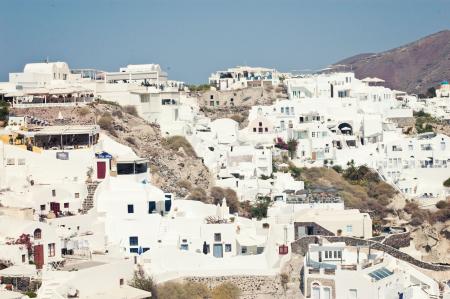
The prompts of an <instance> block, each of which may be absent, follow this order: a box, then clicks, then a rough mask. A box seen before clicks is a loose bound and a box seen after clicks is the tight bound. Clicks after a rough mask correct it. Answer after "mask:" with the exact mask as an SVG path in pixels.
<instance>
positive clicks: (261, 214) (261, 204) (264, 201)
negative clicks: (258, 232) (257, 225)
mask: <svg viewBox="0 0 450 299" xmlns="http://www.w3.org/2000/svg"><path fill="white" fill-rule="evenodd" d="M270 204H271V200H270V197H261V198H258V199H257V200H256V203H255V204H253V205H252V206H251V215H252V217H253V218H256V219H258V220H260V219H262V218H265V217H267V209H268V208H269V206H270Z"/></svg>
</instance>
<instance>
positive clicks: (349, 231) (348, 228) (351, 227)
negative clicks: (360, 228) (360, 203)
mask: <svg viewBox="0 0 450 299" xmlns="http://www.w3.org/2000/svg"><path fill="white" fill-rule="evenodd" d="M346 230H347V232H348V233H351V232H352V231H353V226H352V225H347V227H346Z"/></svg>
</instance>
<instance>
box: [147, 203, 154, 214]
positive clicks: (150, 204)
mask: <svg viewBox="0 0 450 299" xmlns="http://www.w3.org/2000/svg"><path fill="white" fill-rule="evenodd" d="M154 211H156V202H154V201H149V202H148V213H149V214H151V213H153V212H154Z"/></svg>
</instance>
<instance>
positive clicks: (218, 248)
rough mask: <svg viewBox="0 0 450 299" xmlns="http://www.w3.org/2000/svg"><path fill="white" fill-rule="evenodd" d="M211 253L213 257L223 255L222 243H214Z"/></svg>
mask: <svg viewBox="0 0 450 299" xmlns="http://www.w3.org/2000/svg"><path fill="white" fill-rule="evenodd" d="M213 255H214V257H223V245H222V244H214V248H213Z"/></svg>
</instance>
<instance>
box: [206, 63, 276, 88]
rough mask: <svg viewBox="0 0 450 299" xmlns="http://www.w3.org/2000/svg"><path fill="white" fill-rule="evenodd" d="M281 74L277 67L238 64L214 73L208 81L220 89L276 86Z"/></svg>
mask: <svg viewBox="0 0 450 299" xmlns="http://www.w3.org/2000/svg"><path fill="white" fill-rule="evenodd" d="M280 76H281V74H280V73H279V72H278V71H276V70H275V69H269V68H263V67H250V66H238V67H234V68H229V69H227V70H226V71H217V72H215V73H212V74H211V76H210V77H209V79H208V81H209V84H210V85H211V86H214V87H215V88H217V89H219V90H233V89H241V88H247V87H260V86H262V87H265V86H274V85H277V84H278V83H279V82H280Z"/></svg>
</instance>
